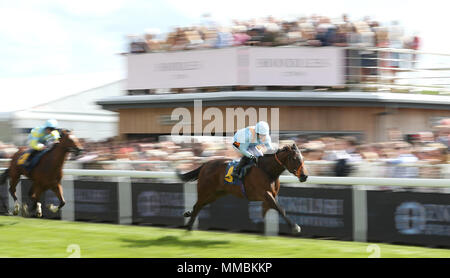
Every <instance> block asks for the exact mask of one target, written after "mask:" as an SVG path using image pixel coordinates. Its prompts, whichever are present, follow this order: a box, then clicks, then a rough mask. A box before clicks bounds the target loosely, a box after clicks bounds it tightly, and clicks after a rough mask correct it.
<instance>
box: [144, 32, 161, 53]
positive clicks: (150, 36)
mask: <svg viewBox="0 0 450 278" xmlns="http://www.w3.org/2000/svg"><path fill="white" fill-rule="evenodd" d="M159 34H160V31H159V30H158V29H147V31H146V32H145V35H144V39H145V43H146V44H147V50H148V51H149V52H155V51H161V50H162V45H161V40H158V39H156V36H157V35H159Z"/></svg>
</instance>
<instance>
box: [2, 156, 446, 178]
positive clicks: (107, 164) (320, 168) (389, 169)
mask: <svg viewBox="0 0 450 278" xmlns="http://www.w3.org/2000/svg"><path fill="white" fill-rule="evenodd" d="M207 160H208V158H203V159H202V160H199V161H197V163H203V162H206V161H207ZM9 161H10V159H0V167H7V166H8V163H9ZM184 163H192V161H191V160H176V161H148V160H129V161H127V160H125V161H123V160H107V161H95V162H89V163H87V164H85V163H82V162H79V161H67V162H66V164H65V165H64V168H65V169H66V170H72V169H82V168H83V169H87V170H96V171H128V172H130V171H139V172H149V171H148V170H147V169H146V166H145V165H150V166H153V167H152V168H151V170H150V172H162V173H163V172H169V171H173V169H174V168H176V167H177V166H179V165H180V164H184ZM305 165H306V166H307V167H308V171H309V172H310V175H313V176H320V177H333V178H334V176H335V175H334V173H333V169H334V165H335V162H334V161H326V160H320V161H305ZM349 166H351V167H352V171H351V172H350V174H349V177H355V178H356V177H358V178H362V177H367V178H381V177H384V178H398V177H404V176H402V175H401V173H400V175H396V171H397V170H399V169H400V168H405V169H412V171H414V173H415V174H414V175H412V176H411V174H410V175H409V176H408V177H410V178H419V179H430V178H431V179H450V164H429V163H427V162H424V161H419V162H416V163H403V164H395V165H393V164H389V163H388V162H384V161H374V162H367V161H363V162H351V163H349ZM142 170H146V171H142ZM400 171H401V170H400ZM99 173H100V172H99ZM105 173H108V172H105ZM124 173H126V172H124ZM285 173H286V174H287V172H285ZM449 184H450V183H449Z"/></svg>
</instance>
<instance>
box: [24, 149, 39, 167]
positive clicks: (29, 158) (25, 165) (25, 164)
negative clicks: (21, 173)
mask: <svg viewBox="0 0 450 278" xmlns="http://www.w3.org/2000/svg"><path fill="white" fill-rule="evenodd" d="M37 152H38V151H36V150H33V151H32V152H31V153H30V155H29V156H28V159H27V161H25V163H24V164H23V167H24V168H25V169H28V168H29V167H30V166H31V161H32V160H33V157H34V155H35V154H36V153H37Z"/></svg>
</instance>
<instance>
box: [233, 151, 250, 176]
mask: <svg viewBox="0 0 450 278" xmlns="http://www.w3.org/2000/svg"><path fill="white" fill-rule="evenodd" d="M249 161H250V158H248V157H246V156H243V157H242V158H241V160H240V161H239V164H238V165H237V166H236V168H235V169H234V171H233V174H232V176H233V177H234V178H236V179H237V178H243V177H242V175H241V172H242V168H244V166H245V165H247V163H248V162H249Z"/></svg>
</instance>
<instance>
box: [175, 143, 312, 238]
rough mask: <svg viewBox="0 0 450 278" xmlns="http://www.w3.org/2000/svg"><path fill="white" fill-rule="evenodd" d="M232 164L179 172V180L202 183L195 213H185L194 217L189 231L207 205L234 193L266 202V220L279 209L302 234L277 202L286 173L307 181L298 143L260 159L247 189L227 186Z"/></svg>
mask: <svg viewBox="0 0 450 278" xmlns="http://www.w3.org/2000/svg"><path fill="white" fill-rule="evenodd" d="M228 162H229V160H228V161H227V160H226V159H216V160H211V161H208V162H206V163H204V164H203V165H202V166H200V167H198V168H197V169H195V170H193V171H190V172H188V173H185V174H181V173H180V172H179V171H178V170H177V175H178V178H179V179H181V180H182V181H184V182H188V181H194V180H198V182H197V195H198V197H197V202H196V203H195V205H194V208H193V210H192V212H191V211H187V212H185V213H184V216H185V217H190V219H189V222H188V224H187V226H186V227H187V229H188V230H192V225H193V224H194V221H195V218H196V217H197V215H198V213H199V212H200V210H201V209H202V208H203V207H204V206H205V205H207V204H209V203H212V202H214V201H215V200H217V199H218V198H220V197H222V196H225V195H227V194H231V195H234V196H236V197H239V198H247V199H248V200H249V201H262V202H263V203H262V207H263V217H264V216H265V215H266V213H267V211H268V210H269V209H275V210H276V211H278V213H280V214H281V216H282V217H283V218H284V220H286V222H287V223H288V224H289V226H290V227H291V229H292V233H293V234H298V233H300V231H301V229H300V226H298V225H297V224H296V223H294V222H293V221H292V220H291V219H289V217H287V215H286V212H285V210H284V209H283V208H282V207H281V206H280V205H279V203H278V201H277V200H276V199H275V197H276V196H277V195H278V192H279V190H280V180H279V177H280V175H281V173H282V172H284V171H285V170H288V171H289V172H291V173H292V174H294V175H295V176H297V177H298V179H299V181H300V182H305V181H306V180H307V178H308V172H307V169H306V167H305V164H304V160H303V156H302V154H301V152H300V150H299V149H298V148H297V146H296V145H295V144H293V145H292V146H285V147H283V148H282V149H278V150H277V151H276V152H275V153H272V154H265V155H264V156H261V157H259V158H258V162H257V165H256V167H255V165H254V166H252V167H251V168H250V169H249V170H248V172H247V175H246V176H245V177H244V180H243V186H244V190H241V188H240V187H239V186H230V185H225V182H224V178H225V174H226V173H225V171H226V168H227V164H228Z"/></svg>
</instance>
